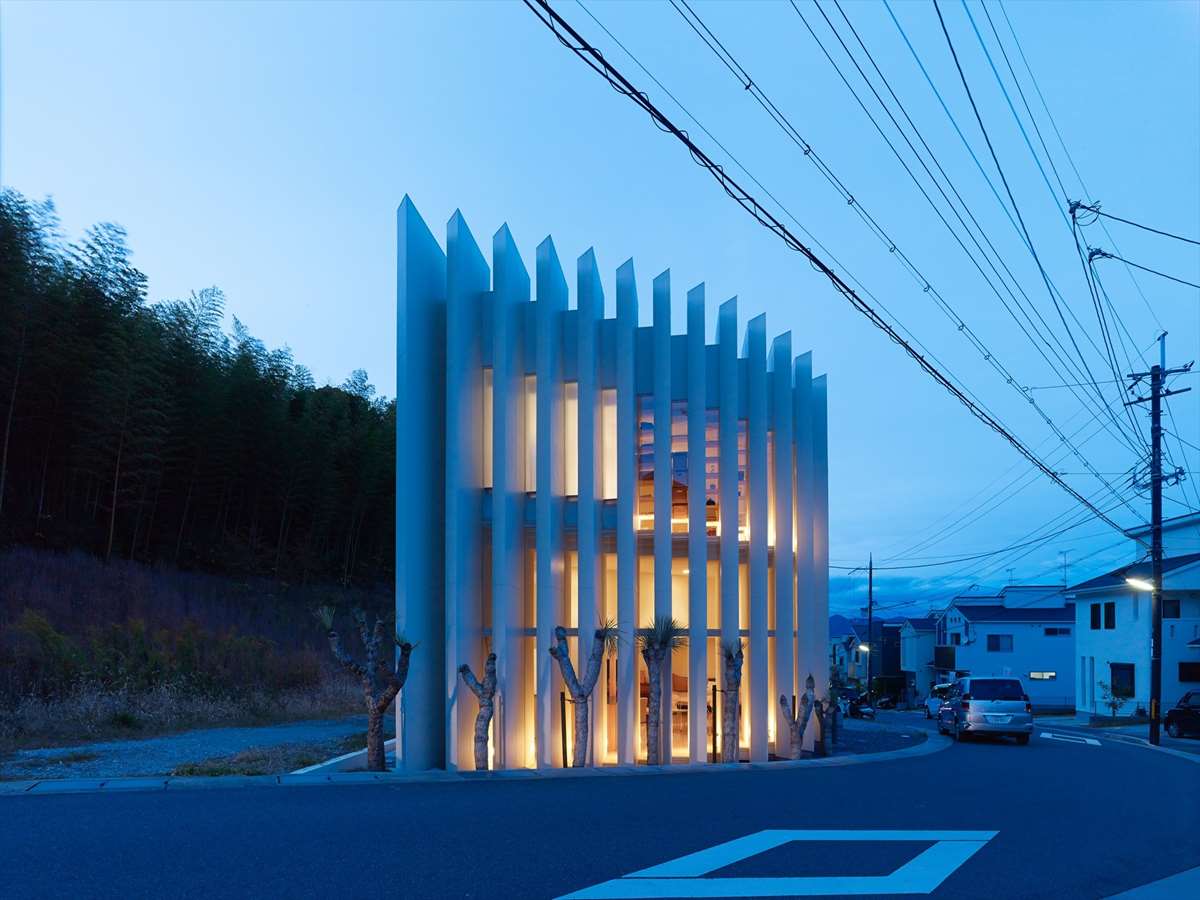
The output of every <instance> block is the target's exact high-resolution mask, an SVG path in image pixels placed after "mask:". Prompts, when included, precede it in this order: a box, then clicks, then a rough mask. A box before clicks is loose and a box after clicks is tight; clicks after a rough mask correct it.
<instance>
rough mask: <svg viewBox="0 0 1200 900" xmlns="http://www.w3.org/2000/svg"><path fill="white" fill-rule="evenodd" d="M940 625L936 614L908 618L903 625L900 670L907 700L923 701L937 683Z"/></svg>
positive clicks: (911, 701) (901, 630)
mask: <svg viewBox="0 0 1200 900" xmlns="http://www.w3.org/2000/svg"><path fill="white" fill-rule="evenodd" d="M936 627H937V619H936V617H934V616H921V617H915V618H908V619H905V620H904V624H903V625H902V626H901V627H900V671H901V672H903V673H904V699H905V702H907V703H920V702H921V701H923V700H924V699H925V698H926V697H928V696H929V692H930V690H932V689H933V686H934V685H935V684H936V683H937V681H936V679H935V673H934V668H933V647H934V635H935V631H936Z"/></svg>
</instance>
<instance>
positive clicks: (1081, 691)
mask: <svg viewBox="0 0 1200 900" xmlns="http://www.w3.org/2000/svg"><path fill="white" fill-rule="evenodd" d="M1189 518H1190V519H1193V520H1194V519H1196V518H1198V517H1189ZM1164 545H1167V539H1166V535H1164ZM1139 547H1140V545H1139ZM1143 553H1144V550H1143ZM1139 555H1142V554H1139ZM1127 578H1134V579H1141V580H1147V579H1149V578H1150V563H1149V562H1148V561H1144V562H1140V563H1138V564H1136V565H1131V566H1125V567H1122V568H1120V569H1114V570H1113V571H1112V572H1108V573H1107V574H1105V575H1101V576H1099V577H1097V578H1092V579H1090V580H1088V581H1085V582H1083V583H1082V584H1077V585H1075V586H1074V587H1073V588H1071V589H1070V591H1069V594H1070V595H1071V596H1072V597H1073V598H1074V600H1075V610H1076V612H1075V633H1076V640H1075V654H1076V659H1077V662H1076V666H1077V671H1078V673H1079V680H1078V685H1079V687H1078V692H1077V697H1076V708H1077V709H1078V710H1079V711H1080V712H1086V713H1088V714H1090V715H1094V716H1101V717H1104V716H1109V715H1112V710H1111V709H1110V708H1109V707H1108V706H1107V705H1106V704H1105V688H1106V687H1107V689H1108V693H1109V695H1110V696H1113V697H1115V698H1116V699H1117V700H1119V701H1120V706H1119V707H1118V708H1117V715H1133V714H1136V713H1139V711H1140V712H1141V713H1149V711H1150V629H1151V617H1150V593H1149V592H1148V591H1140V590H1137V589H1136V588H1133V587H1131V586H1130V585H1129V583H1128V582H1127V581H1126V579H1127ZM1162 617H1163V625H1162V703H1163V709H1166V708H1167V707H1170V706H1173V705H1174V704H1175V702H1176V701H1177V700H1178V699H1179V698H1180V697H1181V696H1182V695H1183V694H1184V693H1185V692H1186V691H1188V690H1194V689H1196V688H1200V553H1188V554H1184V555H1180V556H1172V557H1168V558H1166V559H1164V560H1163V599H1162ZM1159 714H1160V715H1161V714H1162V711H1161V710H1160V713H1159Z"/></svg>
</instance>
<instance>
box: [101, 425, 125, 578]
mask: <svg viewBox="0 0 1200 900" xmlns="http://www.w3.org/2000/svg"><path fill="white" fill-rule="evenodd" d="M124 452H125V432H124V431H122V432H121V441H120V443H119V444H117V465H116V468H115V469H114V470H113V485H112V509H111V510H109V512H108V546H107V547H106V548H105V550H104V560H105V562H107V561H108V560H109V559H110V558H111V557H112V548H113V534H114V532H115V531H116V529H117V488H118V486H119V485H120V483H121V454H122V453H124Z"/></svg>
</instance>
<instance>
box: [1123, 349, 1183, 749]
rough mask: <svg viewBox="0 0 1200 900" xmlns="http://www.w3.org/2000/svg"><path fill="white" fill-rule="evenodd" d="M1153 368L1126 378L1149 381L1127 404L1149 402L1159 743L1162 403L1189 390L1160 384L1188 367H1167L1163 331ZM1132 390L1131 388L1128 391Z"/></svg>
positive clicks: (1153, 676) (1153, 716) (1154, 720)
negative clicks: (1142, 393)
mask: <svg viewBox="0 0 1200 900" xmlns="http://www.w3.org/2000/svg"><path fill="white" fill-rule="evenodd" d="M1158 354H1159V356H1158V360H1159V363H1158V365H1157V366H1151V368H1150V371H1149V372H1134V373H1133V374H1131V375H1130V376H1129V377H1130V378H1132V379H1133V384H1134V385H1137V383H1138V382H1139V381H1141V380H1142V379H1143V378H1147V377H1149V379H1150V396H1149V397H1137V398H1135V399H1134V400H1131V401H1129V402H1128V403H1127V405H1132V404H1137V403H1145V402H1146V401H1147V400H1149V401H1150V582H1151V584H1152V586H1153V590H1152V591H1151V592H1150V743H1151V744H1155V745H1157V744H1158V743H1159V735H1158V724H1159V723H1158V720H1159V711H1160V708H1161V705H1162V587H1163V585H1162V564H1163V547H1162V488H1163V472H1162V401H1163V398H1165V397H1170V396H1171V395H1172V394H1182V393H1184V392H1185V391H1189V390H1191V388H1180V389H1179V390H1174V391H1168V390H1165V389H1164V386H1163V385H1164V382H1165V380H1166V378H1167V376H1168V375H1177V374H1179V373H1181V372H1187V371H1188V370H1190V369H1191V368H1192V364H1191V363H1188V364H1187V365H1186V366H1180V367H1178V368H1174V369H1168V368H1167V333H1166V332H1165V331H1164V332H1163V333H1162V334H1161V335H1159V338H1158ZM1130 389H1131V390H1132V387H1131V388H1130ZM1170 477H1172V478H1174V479H1176V480H1178V479H1179V478H1181V477H1182V473H1181V472H1179V471H1178V470H1177V471H1175V472H1173V473H1171V476H1170Z"/></svg>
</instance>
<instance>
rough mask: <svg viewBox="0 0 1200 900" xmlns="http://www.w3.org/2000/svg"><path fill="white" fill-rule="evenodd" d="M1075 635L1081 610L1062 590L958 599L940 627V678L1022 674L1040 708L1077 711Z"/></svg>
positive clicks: (1035, 588)
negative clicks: (1067, 598) (1076, 617)
mask: <svg viewBox="0 0 1200 900" xmlns="http://www.w3.org/2000/svg"><path fill="white" fill-rule="evenodd" d="M1075 631H1076V624H1075V609H1074V607H1073V606H1072V604H1071V603H1069V602H1067V601H1066V598H1065V597H1064V595H1063V589H1062V587H1061V586H1046V585H1009V586H1007V587H1005V588H1003V589H1002V590H1001V591H1000V592H999V593H997V594H994V595H990V596H986V597H985V596H975V595H969V596H967V597H958V598H955V600H954V601H953V602H952V603H951V604H950V606H949V607H947V609H946V611H945V613H943V615H942V616H941V618H940V619H939V620H938V623H937V644H936V646H935V648H934V670H935V672H936V677H937V679H938V680H939V681H951V680H953V679H954V678H960V677H963V676H967V675H974V676H977V677H978V676H987V675H1001V676H1016V677H1018V678H1020V679H1021V680H1022V681H1023V682H1024V684H1025V689H1026V691H1027V692H1028V694H1029V699H1030V701H1031V702H1032V703H1033V705H1034V708H1035V709H1037V710H1039V711H1045V710H1069V709H1073V708H1074V706H1075V676H1074V664H1073V661H1074V632H1075Z"/></svg>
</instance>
